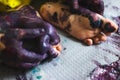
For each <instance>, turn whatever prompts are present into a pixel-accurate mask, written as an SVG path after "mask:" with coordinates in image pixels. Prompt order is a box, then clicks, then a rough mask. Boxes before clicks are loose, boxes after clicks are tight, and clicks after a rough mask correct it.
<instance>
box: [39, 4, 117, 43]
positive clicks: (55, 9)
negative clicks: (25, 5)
mask: <svg viewBox="0 0 120 80" xmlns="http://www.w3.org/2000/svg"><path fill="white" fill-rule="evenodd" d="M78 13H80V14H72V13H71V12H70V9H69V7H68V6H65V5H62V4H59V3H52V2H48V3H46V4H43V5H42V7H41V8H40V14H41V16H42V17H43V19H45V20H46V21H48V22H49V23H51V24H53V25H54V26H57V27H59V28H61V29H62V30H64V31H66V32H68V33H69V34H70V35H72V36H73V37H75V38H77V39H78V40H81V41H83V42H84V43H85V44H87V45H92V44H98V43H100V42H103V41H106V39H107V36H109V35H110V34H111V33H113V32H116V31H117V29H118V26H117V25H116V24H115V23H114V22H113V21H111V20H109V19H107V18H104V17H103V16H101V15H99V14H97V13H94V12H92V11H90V10H88V9H86V8H82V7H81V8H80V9H79V10H78Z"/></svg>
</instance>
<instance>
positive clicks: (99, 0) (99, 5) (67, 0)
mask: <svg viewBox="0 0 120 80" xmlns="http://www.w3.org/2000/svg"><path fill="white" fill-rule="evenodd" d="M61 2H62V4H65V5H68V6H70V7H71V11H72V10H73V9H76V10H77V9H78V8H79V6H81V7H84V8H87V9H89V10H91V11H93V12H96V13H98V14H101V15H102V14H103V11H104V2H103V0H62V1H61Z"/></svg>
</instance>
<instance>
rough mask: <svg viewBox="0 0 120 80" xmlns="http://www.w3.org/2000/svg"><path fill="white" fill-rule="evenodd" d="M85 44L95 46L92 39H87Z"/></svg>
mask: <svg viewBox="0 0 120 80" xmlns="http://www.w3.org/2000/svg"><path fill="white" fill-rule="evenodd" d="M84 43H85V44H87V45H89V46H90V45H92V44H93V40H92V39H85V40H84Z"/></svg>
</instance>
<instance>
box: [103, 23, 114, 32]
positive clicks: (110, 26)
mask: <svg viewBox="0 0 120 80" xmlns="http://www.w3.org/2000/svg"><path fill="white" fill-rule="evenodd" d="M104 29H105V31H106V32H114V31H115V28H114V27H113V26H112V25H111V24H110V23H106V24H105V26H104Z"/></svg>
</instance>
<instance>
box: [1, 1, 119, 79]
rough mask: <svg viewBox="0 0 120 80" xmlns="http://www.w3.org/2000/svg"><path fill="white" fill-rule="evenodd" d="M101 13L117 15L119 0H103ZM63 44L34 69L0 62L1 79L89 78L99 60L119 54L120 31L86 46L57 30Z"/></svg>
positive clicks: (105, 59) (105, 61)
mask: <svg viewBox="0 0 120 80" xmlns="http://www.w3.org/2000/svg"><path fill="white" fill-rule="evenodd" d="M104 2H105V12H104V16H105V17H107V18H110V19H114V18H116V17H118V16H120V5H119V3H120V0H117V1H115V0H104ZM114 21H115V19H114ZM58 33H59V35H60V38H61V44H62V47H63V50H62V53H61V55H60V56H59V57H57V58H55V59H54V60H52V61H49V62H45V63H44V64H41V65H39V66H37V67H35V68H34V69H32V70H30V71H27V72H22V71H16V70H14V69H10V68H7V67H4V66H2V65H1V66H0V80H16V79H17V80H90V79H89V74H90V72H91V71H92V70H93V69H94V68H95V67H97V65H96V62H99V63H100V64H109V63H111V62H113V61H116V60H117V59H118V58H117V57H116V56H115V54H118V55H120V35H119V33H120V32H118V33H114V34H112V35H111V36H110V37H108V40H107V41H106V42H103V43H101V44H99V45H93V46H85V45H84V44H82V43H81V42H80V41H78V40H75V39H73V38H71V37H70V36H69V35H67V34H66V33H63V32H62V31H59V30H58Z"/></svg>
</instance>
